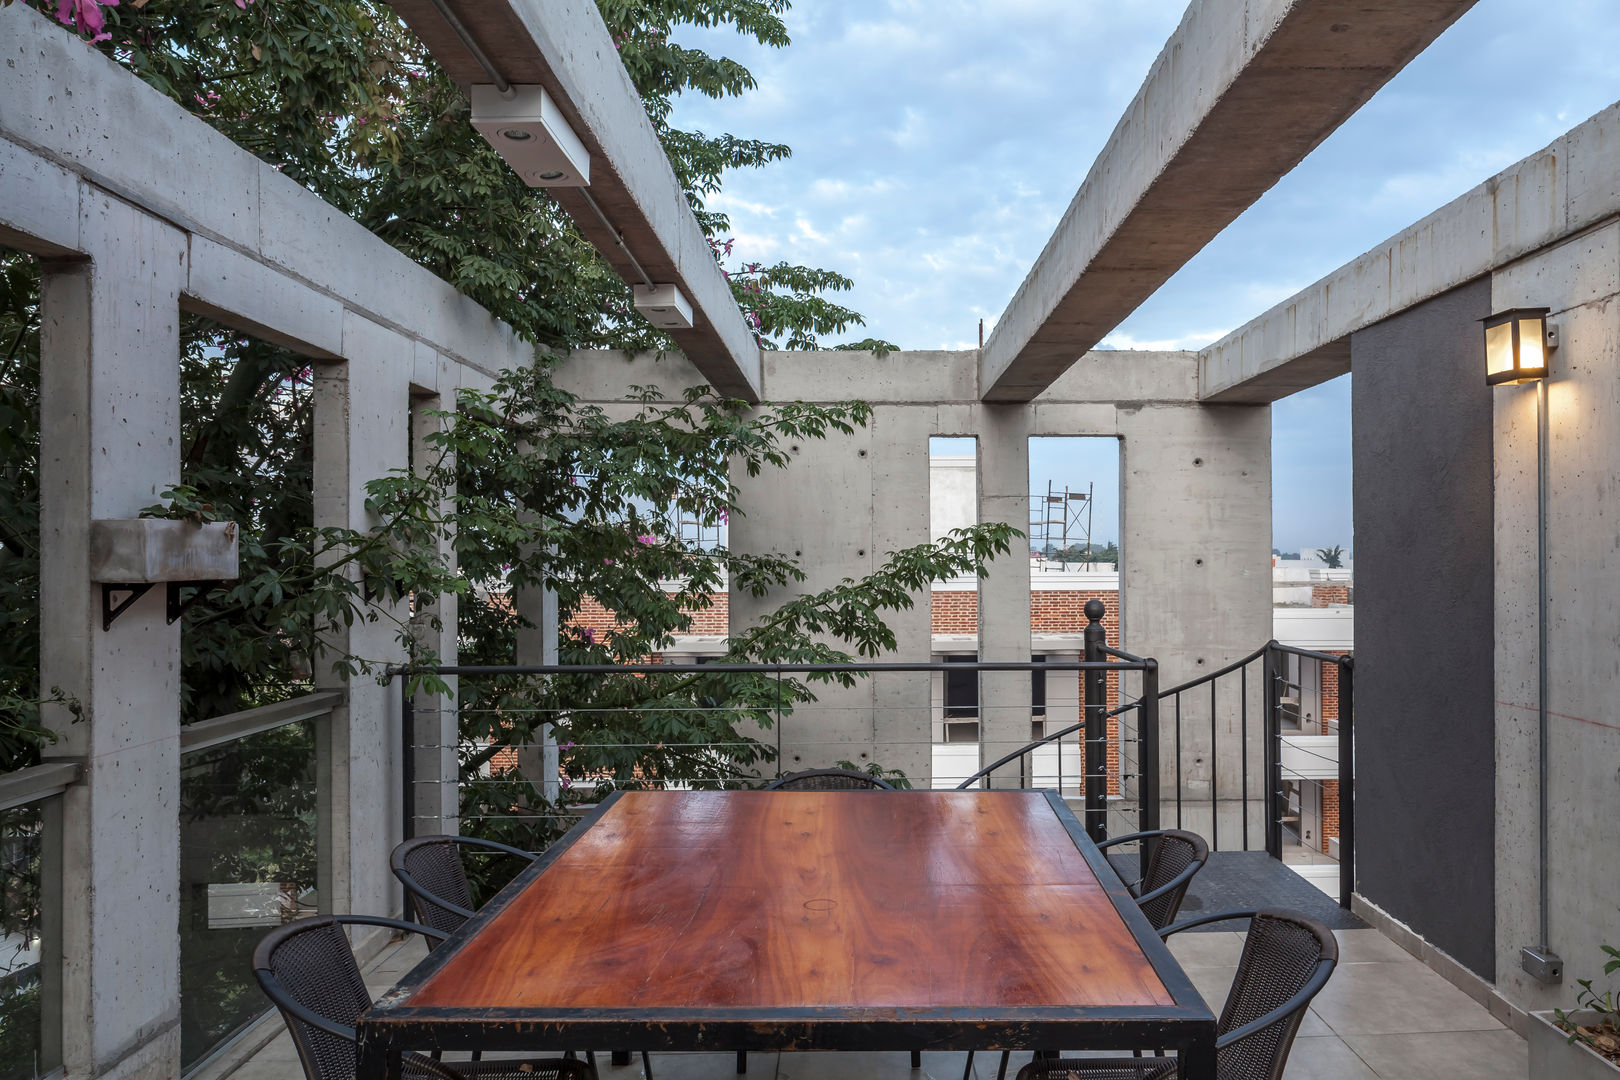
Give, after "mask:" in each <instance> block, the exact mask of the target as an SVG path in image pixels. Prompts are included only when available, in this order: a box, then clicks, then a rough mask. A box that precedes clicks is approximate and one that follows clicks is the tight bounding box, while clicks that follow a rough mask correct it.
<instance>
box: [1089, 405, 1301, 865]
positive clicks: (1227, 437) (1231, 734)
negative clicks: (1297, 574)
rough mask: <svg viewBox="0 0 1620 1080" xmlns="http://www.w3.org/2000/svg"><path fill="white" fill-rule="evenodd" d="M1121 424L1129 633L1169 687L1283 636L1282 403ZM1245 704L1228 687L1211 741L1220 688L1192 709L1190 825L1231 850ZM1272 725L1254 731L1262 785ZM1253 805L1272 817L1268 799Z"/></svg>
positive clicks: (1171, 760)
mask: <svg viewBox="0 0 1620 1080" xmlns="http://www.w3.org/2000/svg"><path fill="white" fill-rule="evenodd" d="M1118 424H1119V431H1120V435H1121V436H1122V437H1123V439H1124V441H1123V443H1122V445H1121V447H1120V454H1121V457H1122V469H1121V473H1122V476H1123V483H1122V484H1121V490H1120V536H1121V541H1120V559H1121V564H1120V583H1119V584H1120V613H1121V625H1120V640H1121V642H1123V647H1124V648H1126V649H1128V650H1130V651H1132V652H1136V653H1139V654H1141V655H1145V656H1152V657H1154V658H1156V659H1157V660H1158V661H1159V670H1160V679H1161V684H1162V685H1163V686H1164V687H1170V686H1174V685H1175V684H1177V683H1180V682H1184V681H1186V680H1188V679H1193V678H1196V677H1198V676H1199V675H1202V674H1205V673H1207V672H1210V671H1214V670H1216V669H1217V668H1220V667H1223V666H1225V665H1226V664H1227V663H1229V662H1230V661H1232V660H1235V659H1237V658H1238V657H1240V656H1244V655H1246V654H1248V653H1250V652H1253V651H1254V650H1255V649H1257V648H1259V647H1260V646H1261V645H1264V644H1265V643H1266V642H1267V641H1268V640H1270V638H1271V409H1270V406H1267V405H1227V406H1221V405H1215V406H1209V405H1166V406H1145V407H1141V408H1124V407H1121V408H1120V409H1119V411H1118ZM1228 681H1230V680H1228ZM1256 681H1257V680H1254V679H1250V681H1249V683H1250V686H1249V689H1250V694H1251V697H1250V707H1249V717H1250V719H1251V721H1252V720H1253V718H1255V717H1257V716H1259V715H1260V713H1259V711H1258V707H1257V706H1258V701H1259V699H1258V696H1257V695H1258V689H1257V687H1256V686H1255V683H1256ZM1166 704H1167V708H1166V709H1165V710H1164V713H1163V715H1162V716H1161V718H1160V719H1161V734H1160V742H1159V745H1160V748H1161V750H1160V758H1159V775H1160V784H1161V786H1160V791H1161V792H1162V793H1163V799H1164V806H1165V808H1166V810H1165V815H1166V816H1165V817H1164V818H1163V820H1164V823H1165V825H1166V826H1167V827H1168V826H1170V825H1171V824H1172V823H1173V822H1174V821H1175V820H1176V818H1175V796H1176V788H1175V781H1176V741H1175V726H1174V725H1175V718H1174V712H1173V709H1171V708H1169V707H1168V706H1169V705H1170V703H1166ZM1241 712H1242V710H1241V701H1240V695H1239V693H1238V687H1237V685H1236V684H1235V683H1234V684H1233V685H1231V686H1225V685H1223V687H1222V689H1221V691H1220V697H1219V711H1218V715H1217V716H1216V717H1215V718H1214V723H1213V729H1214V737H1213V738H1212V735H1211V730H1212V724H1211V717H1210V706H1209V695H1208V691H1207V689H1204V688H1201V689H1200V690H1199V691H1195V692H1193V693H1191V694H1189V695H1188V696H1187V697H1186V698H1185V699H1184V701H1183V703H1182V743H1181V769H1182V796H1183V805H1182V819H1181V820H1182V824H1183V825H1184V826H1185V827H1186V828H1189V829H1193V830H1195V831H1197V832H1199V833H1201V834H1202V835H1204V836H1205V837H1209V838H1211V839H1214V840H1218V841H1219V845H1220V848H1221V849H1223V850H1224V849H1231V848H1239V847H1241V846H1242V844H1241V842H1240V841H1241V836H1242V832H1243V817H1242V815H1243V800H1242V788H1243V774H1242V768H1243V754H1242V750H1243V749H1244V747H1242V746H1241V745H1240V743H1241V738H1242V736H1241V731H1242V720H1241ZM1260 727H1261V725H1259V724H1258V723H1253V722H1251V723H1250V724H1249V725H1248V735H1249V742H1248V745H1247V751H1248V756H1249V760H1250V762H1251V768H1250V770H1249V771H1250V781H1251V783H1250V790H1254V775H1253V774H1254V772H1255V770H1254V768H1253V767H1252V763H1254V762H1259V761H1260V760H1261V754H1262V743H1261V733H1260ZM1217 804H1218V806H1219V816H1218V817H1217V815H1216V812H1215V810H1216V805H1217ZM1250 813H1251V818H1252V817H1253V815H1256V814H1258V813H1259V809H1258V804H1256V806H1255V807H1253V808H1251V809H1250ZM1257 824H1258V822H1257V821H1254V820H1251V822H1250V828H1249V839H1250V846H1251V847H1258V846H1260V844H1261V839H1262V838H1261V836H1260V835H1258V829H1257V827H1256V826H1257ZM1212 846H1213V845H1212Z"/></svg>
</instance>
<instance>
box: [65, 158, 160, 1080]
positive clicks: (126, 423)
mask: <svg viewBox="0 0 1620 1080" xmlns="http://www.w3.org/2000/svg"><path fill="white" fill-rule="evenodd" d="M79 227H80V236H81V242H82V246H83V247H84V249H85V250H86V251H88V252H89V253H90V261H89V262H77V263H47V264H46V267H45V274H44V279H43V284H42V293H41V304H42V310H43V315H44V324H43V333H42V340H41V354H42V355H41V368H42V370H41V379H40V430H41V433H42V434H41V442H42V445H41V447H40V490H41V493H42V498H41V507H40V538H41V541H42V542H41V545H40V546H41V550H42V553H41V558H40V563H41V565H40V578H41V589H40V593H41V595H40V609H41V638H42V642H41V644H42V651H41V658H40V675H41V683H42V684H43V685H44V686H46V687H53V686H55V687H60V688H61V689H62V691H63V692H64V693H66V694H67V695H69V696H70V697H72V698H74V699H76V700H77V701H78V704H79V706H80V708H81V709H82V710H83V712H82V717H81V718H80V719H78V720H75V718H74V717H73V716H72V715H71V714H70V713H69V712H68V711H67V710H66V709H62V708H59V707H54V706H53V707H50V708H48V709H47V710H46V716H47V720H48V723H49V724H50V725H51V727H52V728H54V729H55V730H56V731H57V733H58V735H59V736H60V738H59V741H58V742H56V743H55V744H53V745H52V746H50V747H48V748H47V749H46V751H45V756H46V758H47V759H50V758H62V757H79V758H82V759H84V762H85V766H86V780H85V782H84V783H83V784H80V785H78V786H75V787H73V788H70V789H69V790H68V792H67V793H66V794H65V795H64V796H63V797H62V809H61V816H60V819H59V820H60V822H61V828H60V833H59V834H58V835H54V836H52V837H51V838H50V840H49V844H50V846H51V847H52V848H54V849H56V850H55V851H54V852H53V854H56V855H58V856H59V857H60V859H61V885H62V895H61V899H60V912H61V925H62V956H63V962H62V972H61V983H60V991H61V1021H62V1029H61V1032H60V1038H61V1043H60V1052H61V1058H62V1061H63V1063H64V1065H65V1067H66V1072H67V1075H68V1076H69V1077H71V1078H78V1077H94V1076H103V1075H111V1076H118V1077H153V1078H157V1077H172V1076H175V1075H178V1073H179V1069H180V1029H179V1015H180V984H179V975H180V936H179V896H178V890H179V881H180V847H179V828H178V813H179V806H178V802H179V785H180V738H179V736H180V719H179V709H180V627H179V626H178V625H169V624H168V623H167V622H166V621H165V608H164V590H163V589H162V588H161V587H159V588H154V589H152V590H150V591H149V592H148V593H147V594H146V595H145V596H143V597H142V598H141V599H140V600H138V601H136V603H135V604H134V605H133V606H132V607H130V608H129V609H127V610H126V611H125V612H124V613H123V614H122V615H121V616H120V617H119V619H118V621H117V622H116V623H114V624H113V626H112V628H111V629H109V630H103V629H102V618H101V604H102V598H101V587H100V586H99V585H96V584H93V583H92V582H91V581H90V579H89V566H88V558H89V530H90V523H91V521H93V520H95V519H98V518H108V519H112V518H133V517H136V516H137V515H138V514H139V511H140V510H141V508H142V507H145V506H150V505H152V504H153V503H156V502H158V501H159V498H158V496H159V493H160V492H161V491H162V490H163V489H164V488H165V487H167V486H168V485H170V484H172V483H174V482H176V481H178V480H179V478H180V456H179V427H180V395H179V356H180V353H179V315H180V312H179V291H180V287H181V284H182V283H183V282H184V281H185V276H186V244H185V237H184V235H183V234H182V233H180V232H179V231H178V230H176V229H174V228H173V227H171V226H169V225H168V224H166V223H164V222H162V221H160V220H159V219H157V218H154V217H150V216H148V215H146V214H142V213H141V212H140V211H138V210H135V209H134V208H132V207H130V206H129V205H128V204H126V203H124V202H121V201H119V200H117V199H114V198H111V197H110V196H107V195H105V194H102V193H100V192H97V191H95V190H94V189H90V188H83V189H82V199H81V203H80V221H79ZM47 1015H49V1013H47ZM52 1034H54V1033H52Z"/></svg>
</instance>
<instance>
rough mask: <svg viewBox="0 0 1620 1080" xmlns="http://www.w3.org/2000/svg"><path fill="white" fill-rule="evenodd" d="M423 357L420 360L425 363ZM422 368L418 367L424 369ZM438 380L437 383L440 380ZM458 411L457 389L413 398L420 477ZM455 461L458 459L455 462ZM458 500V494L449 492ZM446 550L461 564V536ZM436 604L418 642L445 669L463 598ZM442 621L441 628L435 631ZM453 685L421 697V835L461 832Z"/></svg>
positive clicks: (421, 618) (421, 615)
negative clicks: (448, 415) (448, 414)
mask: <svg viewBox="0 0 1620 1080" xmlns="http://www.w3.org/2000/svg"><path fill="white" fill-rule="evenodd" d="M416 348H417V351H418V353H419V354H420V353H424V352H425V353H427V354H428V355H427V362H428V363H430V364H431V365H432V367H433V368H434V370H435V373H436V374H437V375H438V376H439V377H440V378H443V379H446V380H448V379H449V378H450V377H451V374H452V373H451V366H450V364H449V362H448V361H445V360H443V359H442V358H441V357H439V356H438V355H437V354H436V353H434V352H433V350H432V349H429V348H427V347H426V346H424V345H422V344H421V343H420V342H418V343H417V346H416ZM420 359H421V357H420V356H419V360H420ZM420 366H421V364H420V363H419V364H418V367H420ZM436 381H437V380H436ZM453 408H455V401H454V390H453V389H452V390H450V392H449V393H448V394H433V395H431V396H427V395H422V396H414V397H413V398H412V399H411V463H412V467H413V468H414V469H415V470H416V472H417V474H418V475H421V474H422V473H423V472H424V471H426V470H427V469H429V468H432V467H433V466H434V465H435V464H436V463H438V461H439V458H440V454H441V451H440V450H439V448H438V447H435V446H433V445H432V444H431V443H429V442H428V438H429V436H431V435H435V434H439V433H442V432H444V431H445V430H446V429H447V428H448V427H449V424H448V423H447V421H446V420H445V418H444V417H442V416H436V415H434V414H435V413H437V412H441V411H443V410H446V409H453ZM451 460H454V459H453V458H452V459H451ZM446 494H447V495H453V494H454V492H447V493H446ZM454 506H455V504H454V501H453V499H451V498H446V499H445V500H444V502H443V503H442V504H441V506H440V510H441V512H443V513H446V514H448V513H450V512H452V511H453V510H454ZM440 551H441V553H442V554H443V555H444V556H445V557H446V558H447V559H448V560H449V561H450V564H451V565H452V566H453V565H455V559H456V550H455V534H454V532H453V531H449V532H446V533H445V534H443V535H442V537H441V539H440ZM432 599H433V602H432V603H431V604H427V605H424V606H422V607H421V608H420V610H418V612H417V614H416V617H415V619H414V620H413V622H414V624H415V625H414V630H415V635H416V640H417V641H418V642H419V643H420V644H421V645H422V646H423V647H425V648H428V649H431V650H432V651H433V653H434V655H436V656H437V657H438V658H439V663H441V664H446V665H449V664H454V663H455V662H456V641H457V634H456V619H457V615H458V605H457V597H456V595H455V594H454V593H451V594H449V595H446V596H440V597H435V598H432ZM435 618H437V619H438V621H439V626H438V628H437V629H435V628H434V627H433V619H435ZM445 681H446V682H447V683H449V684H450V695H451V696H449V697H441V696H439V695H437V694H426V693H421V694H417V695H416V700H415V703H414V704H415V706H416V709H415V727H416V731H415V736H414V741H415V744H416V747H417V749H416V750H415V755H416V757H415V766H416V769H415V773H416V783H415V785H414V788H413V798H412V807H411V812H412V814H413V815H414V816H415V830H416V835H418V836H425V835H427V834H429V833H449V834H453V833H455V832H457V831H458V829H459V825H460V817H461V805H460V802H461V801H460V798H459V794H458V793H459V790H460V789H459V786H458V783H457V781H458V780H459V778H460V762H459V759H458V756H457V753H456V746H457V741H458V734H459V732H458V728H457V723H456V703H457V701H458V700H459V694H458V693H457V682H456V677H455V676H454V675H452V676H450V677H449V678H447V679H446V680H445Z"/></svg>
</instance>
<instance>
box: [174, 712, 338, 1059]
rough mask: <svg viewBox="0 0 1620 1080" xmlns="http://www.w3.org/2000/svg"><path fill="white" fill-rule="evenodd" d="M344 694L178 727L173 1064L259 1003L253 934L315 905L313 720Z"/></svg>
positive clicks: (244, 1019) (235, 1026) (211, 1048)
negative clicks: (176, 1045) (176, 1042)
mask: <svg viewBox="0 0 1620 1080" xmlns="http://www.w3.org/2000/svg"><path fill="white" fill-rule="evenodd" d="M345 700H346V696H345V694H344V693H343V692H341V691H322V692H319V693H313V694H305V695H303V696H301V697H297V698H292V699H290V700H287V701H280V702H276V703H274V704H271V705H264V706H260V707H258V708H253V709H245V710H243V711H241V712H235V713H231V714H229V715H226V716H220V717H216V718H213V719H209V720H202V721H198V722H196V723H192V724H187V725H185V726H183V727H182V728H181V729H180V752H181V756H180V806H179V814H178V821H177V827H178V828H179V830H180V883H179V884H180V1011H181V1016H180V1027H181V1031H180V1035H181V1039H180V1042H181V1068H182V1071H183V1073H192V1072H195V1071H197V1070H198V1069H199V1068H201V1067H203V1066H204V1065H206V1064H207V1063H208V1062H209V1061H212V1060H214V1059H215V1058H216V1057H217V1056H218V1055H219V1054H221V1053H224V1052H226V1051H227V1049H228V1048H229V1047H230V1046H231V1045H232V1044H233V1042H234V1041H235V1040H236V1038H237V1036H238V1035H240V1034H241V1033H242V1032H243V1031H244V1030H245V1029H246V1028H247V1027H248V1026H249V1025H251V1024H253V1023H254V1022H255V1021H257V1020H258V1019H259V1018H260V1017H261V1016H263V1015H265V1014H266V1013H267V1012H268V1011H269V1009H270V1005H269V1002H268V1001H266V1000H265V998H264V996H263V995H262V994H261V993H260V992H259V989H258V987H257V986H256V985H255V984H254V982H253V978H252V975H251V967H252V965H251V963H250V961H251V959H252V952H253V948H254V946H255V945H256V944H257V942H258V940H259V939H260V938H261V937H263V936H264V934H265V933H266V932H267V931H268V930H269V929H271V928H273V927H275V926H278V925H281V924H282V923H284V922H287V921H290V920H291V919H295V918H298V917H300V916H303V915H308V914H313V913H315V911H316V910H318V909H319V908H320V907H321V903H320V901H321V897H322V885H323V884H324V882H323V881H321V880H320V879H321V877H322V875H323V868H322V866H321V862H322V860H321V859H320V853H321V841H320V837H321V835H322V829H321V827H320V821H319V818H320V799H319V796H318V788H319V785H320V782H321V781H320V777H319V775H318V774H319V765H318V751H317V746H318V739H319V734H318V729H319V725H321V724H323V723H325V722H327V721H328V720H329V719H330V717H331V715H332V710H333V709H335V708H337V707H339V706H341V705H342V704H343V703H344V701H345Z"/></svg>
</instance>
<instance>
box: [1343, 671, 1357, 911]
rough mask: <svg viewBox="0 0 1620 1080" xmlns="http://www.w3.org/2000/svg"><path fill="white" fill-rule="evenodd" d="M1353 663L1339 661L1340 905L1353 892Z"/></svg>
mask: <svg viewBox="0 0 1620 1080" xmlns="http://www.w3.org/2000/svg"><path fill="white" fill-rule="evenodd" d="M1355 677H1356V662H1355V660H1354V658H1352V657H1349V656H1342V657H1340V658H1339V906H1340V907H1342V908H1344V909H1345V910H1347V911H1348V910H1349V909H1350V897H1351V896H1352V895H1353V894H1354V893H1355V891H1356V730H1355V726H1356V695H1355Z"/></svg>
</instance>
